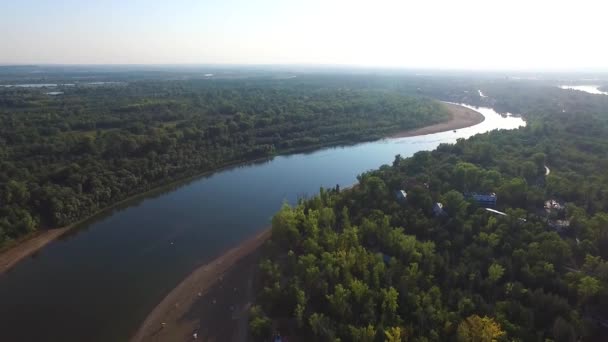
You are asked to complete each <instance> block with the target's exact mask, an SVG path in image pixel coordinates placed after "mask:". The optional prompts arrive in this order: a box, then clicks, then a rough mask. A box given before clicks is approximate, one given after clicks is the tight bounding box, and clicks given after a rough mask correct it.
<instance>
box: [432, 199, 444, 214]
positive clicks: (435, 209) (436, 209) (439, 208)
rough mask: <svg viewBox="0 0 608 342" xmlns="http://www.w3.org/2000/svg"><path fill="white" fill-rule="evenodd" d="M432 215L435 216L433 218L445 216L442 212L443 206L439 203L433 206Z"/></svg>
mask: <svg viewBox="0 0 608 342" xmlns="http://www.w3.org/2000/svg"><path fill="white" fill-rule="evenodd" d="M433 213H434V214H435V216H443V215H445V211H443V204H441V203H439V202H437V203H435V205H434V206H433Z"/></svg>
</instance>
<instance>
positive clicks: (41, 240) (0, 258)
mask: <svg viewBox="0 0 608 342" xmlns="http://www.w3.org/2000/svg"><path fill="white" fill-rule="evenodd" d="M69 229H70V227H64V228H57V229H49V230H44V231H41V232H39V233H36V234H35V235H34V236H32V237H28V238H27V239H25V240H24V241H22V242H18V244H17V245H16V246H13V247H10V248H8V249H7V250H5V251H3V252H1V253H0V275H1V274H2V273H4V272H6V271H8V270H9V269H10V268H11V267H13V266H14V265H15V264H16V263H18V262H19V261H20V260H21V259H24V258H27V257H28V256H30V255H32V254H34V253H35V252H36V251H38V250H39V249H40V248H42V247H44V246H45V245H46V244H48V243H49V242H51V241H53V240H55V239H57V238H58V237H60V236H61V235H63V234H64V233H65V232H67V231H68V230H69Z"/></svg>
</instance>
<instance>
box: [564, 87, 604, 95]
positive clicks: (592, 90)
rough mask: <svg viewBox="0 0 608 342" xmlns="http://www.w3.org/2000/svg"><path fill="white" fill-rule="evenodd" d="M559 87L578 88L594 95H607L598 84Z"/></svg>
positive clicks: (566, 88)
mask: <svg viewBox="0 0 608 342" xmlns="http://www.w3.org/2000/svg"><path fill="white" fill-rule="evenodd" d="M559 87H560V88H561V89H565V90H578V91H583V92H585V93H588V94H594V95H608V92H605V91H601V90H600V89H599V88H600V86H598V85H561V86H559Z"/></svg>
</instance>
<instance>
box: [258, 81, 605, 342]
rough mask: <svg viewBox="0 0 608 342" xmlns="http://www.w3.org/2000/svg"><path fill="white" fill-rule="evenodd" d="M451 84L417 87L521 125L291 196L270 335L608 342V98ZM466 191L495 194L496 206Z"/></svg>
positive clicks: (261, 306) (274, 244) (263, 292)
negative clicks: (519, 119)
mask: <svg viewBox="0 0 608 342" xmlns="http://www.w3.org/2000/svg"><path fill="white" fill-rule="evenodd" d="M457 83H461V81H454V84H452V85H451V86H450V87H449V88H448V87H446V88H442V87H441V86H440V85H438V84H429V85H427V86H421V87H419V88H418V89H417V90H416V91H417V92H419V93H423V94H426V95H430V94H435V96H437V97H439V98H442V99H446V100H453V101H457V100H465V99H466V101H468V102H476V103H479V104H484V103H486V104H492V105H495V106H496V107H497V108H501V109H502V110H504V111H511V112H515V113H522V114H523V115H524V116H525V117H526V119H527V121H528V125H527V127H526V128H523V129H519V130H515V131H493V132H489V133H486V134H481V135H477V136H474V137H472V138H470V139H468V140H460V141H458V142H457V143H456V144H452V145H450V144H442V145H440V146H439V147H438V148H437V149H436V150H435V151H432V152H418V153H416V154H415V155H414V156H412V157H410V158H402V157H401V156H399V155H397V156H396V157H395V159H394V162H393V163H392V165H383V166H382V167H380V168H379V169H377V170H374V171H370V172H366V173H364V174H362V175H360V176H359V178H358V184H357V185H356V186H355V187H353V188H352V189H348V190H341V189H340V188H339V187H336V188H333V189H321V190H320V193H319V195H317V196H314V197H312V198H304V199H302V200H300V202H299V203H298V204H297V205H296V206H294V207H289V206H287V205H285V206H284V207H283V208H282V209H281V210H280V212H278V213H277V214H276V215H275V217H274V218H273V221H272V238H271V240H270V241H269V242H268V243H267V244H266V245H265V246H264V249H263V252H262V259H261V261H260V264H259V271H258V276H257V278H256V281H255V282H256V285H255V287H256V305H254V306H253V307H252V309H251V318H250V329H251V333H252V334H253V335H254V336H255V337H257V338H258V339H259V340H260V341H261V340H264V338H267V336H271V335H272V334H276V333H280V334H281V335H284V336H288V337H289V340H302V341H307V340H315V341H420V342H422V341H488V342H490V341H559V342H561V341H580V340H582V341H603V340H605V336H606V334H607V329H608V261H607V260H608V214H607V213H606V212H607V210H608V174H606V172H605V170H606V168H607V167H608V158H606V157H607V156H608V141H607V140H606V139H605V137H606V136H608V100H607V99H606V98H607V97H606V96H598V95H595V96H594V95H587V94H584V93H580V92H566V91H562V90H559V89H558V88H557V87H548V86H545V85H543V84H538V83H522V82H510V81H509V82H487V83H484V82H479V84H470V82H462V85H460V84H457ZM478 86H482V87H483V88H482V89H483V91H484V94H486V95H488V98H480V97H479V96H476V94H475V93H476V91H475V92H474V90H475V88H476V87H478ZM545 166H547V167H549V168H550V173H549V174H548V175H547V171H546V168H545ZM400 190H404V191H405V192H406V194H407V196H406V197H405V199H404V198H403V196H399V191H400ZM472 193H478V194H492V193H493V194H495V195H496V198H497V202H496V207H495V208H494V209H495V210H497V211H488V210H486V209H485V208H484V207H483V206H482V205H481V204H480V203H479V202H478V201H476V200H475V198H474V197H473V196H471V194H472ZM548 201H549V202H548ZM547 202H548V203H547ZM437 203H441V206H439V207H438V206H437Z"/></svg>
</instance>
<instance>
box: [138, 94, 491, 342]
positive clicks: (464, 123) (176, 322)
mask: <svg viewBox="0 0 608 342" xmlns="http://www.w3.org/2000/svg"><path fill="white" fill-rule="evenodd" d="M444 104H445V105H446V106H447V107H448V110H450V114H451V118H450V119H449V120H448V121H446V122H443V123H439V124H435V125H431V126H427V127H422V128H418V129H414V130H409V131H404V132H401V133H397V134H395V135H393V136H390V137H389V138H398V137H409V136H415V135H426V134H431V133H438V132H444V131H449V130H453V129H459V128H465V127H469V126H473V125H476V124H478V123H481V122H483V121H484V120H485V117H484V116H483V115H482V114H481V113H479V112H477V111H474V110H472V109H469V108H466V107H462V106H460V105H457V104H452V103H445V102H444ZM355 185H356V184H354V185H351V186H349V187H346V188H344V189H342V191H346V190H348V189H350V188H352V187H353V186H355ZM270 237H271V236H270V228H266V229H264V230H263V231H262V232H261V233H258V234H257V235H255V236H254V237H253V238H249V239H247V240H245V241H243V242H241V243H239V244H237V245H236V246H234V247H233V248H231V249H229V250H228V251H227V252H225V253H223V254H220V255H219V256H218V257H217V258H216V259H214V260H212V261H210V262H209V263H206V264H204V265H202V266H199V267H198V268H196V269H195V270H194V271H193V272H192V273H191V274H190V275H189V276H187V277H186V278H185V279H184V280H182V281H181V282H180V283H179V284H178V285H177V286H176V287H175V288H173V289H172V290H171V291H170V292H169V293H168V294H167V295H166V296H165V297H164V298H163V299H162V301H161V302H160V303H159V304H158V305H157V306H156V307H155V308H154V309H153V310H152V311H151V312H150V313H149V314H148V316H147V317H146V318H145V320H144V321H143V323H142V324H141V325H140V326H139V327H138V329H137V332H136V333H135V334H134V336H133V337H132V338H131V339H130V341H131V342H140V341H173V340H174V339H175V338H181V339H184V338H185V339H186V340H187V339H189V338H191V334H192V333H193V332H194V331H197V332H199V329H200V328H201V326H204V324H203V320H204V318H201V322H199V321H198V320H196V319H195V320H191V321H190V322H184V319H183V317H184V315H185V314H186V313H187V312H192V311H194V310H193V308H194V307H195V306H196V305H197V302H198V301H199V300H200V298H199V297H200V296H198V293H201V292H202V297H203V298H205V297H206V296H205V295H206V293H207V291H212V290H213V289H214V288H216V287H218V286H220V287H221V284H218V281H219V282H221V279H222V277H223V276H224V275H227V274H230V273H231V271H233V269H236V268H237V267H238V265H237V264H238V263H239V261H240V260H243V259H246V258H247V257H248V256H251V255H253V254H254V253H259V248H260V247H261V246H262V244H263V243H264V241H266V240H267V239H269V238H270ZM261 239H263V240H261ZM252 241H255V242H256V245H257V246H256V247H255V248H254V249H252V247H253V246H254V245H253V243H252ZM226 260H229V261H228V262H226ZM222 265H223V267H220V266H222ZM204 275H206V277H203V276H204ZM197 290H198V292H197ZM176 303H179V305H176ZM243 310H244V309H243ZM240 316H244V317H245V318H246V317H247V313H241V314H240ZM207 319H209V318H207ZM239 320H244V318H243V317H240V318H239ZM161 323H166V324H167V325H166V326H165V328H163V329H160V324H161ZM240 325H242V324H240ZM240 325H239V327H238V328H236V331H230V333H231V334H237V335H240V336H243V335H245V336H246V331H242V330H243V329H245V330H246V329H247V328H246V327H245V328H242V327H241V326H240ZM218 330H220V329H218ZM224 337H225V336H224Z"/></svg>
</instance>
